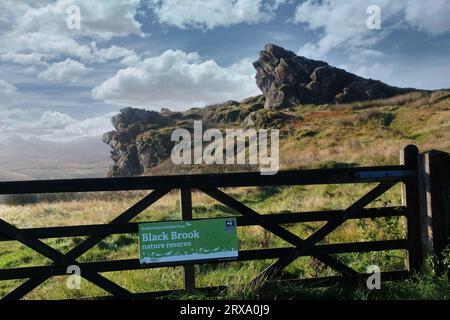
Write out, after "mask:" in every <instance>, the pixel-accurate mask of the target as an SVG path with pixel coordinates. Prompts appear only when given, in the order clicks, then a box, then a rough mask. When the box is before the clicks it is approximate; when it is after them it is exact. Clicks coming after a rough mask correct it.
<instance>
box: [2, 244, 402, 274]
mask: <svg viewBox="0 0 450 320" xmlns="http://www.w3.org/2000/svg"><path fill="white" fill-rule="evenodd" d="M406 248H407V241H406V240H383V241H368V242H353V243H334V244H322V245H316V246H314V247H312V248H311V249H310V250H309V251H303V252H301V253H300V256H302V257H303V256H309V255H326V254H343V253H355V252H360V253H364V252H373V251H388V250H403V249H406ZM291 250H292V247H285V248H272V249H254V250H242V251H239V256H238V258H233V259H204V260H194V261H192V262H191V264H195V265H203V264H220V263H229V262H234V261H251V260H266V259H276V258H278V257H280V256H281V255H284V254H287V253H289V252H291ZM184 264H185V262H183V261H180V262H160V263H152V264H145V265H143V264H141V263H140V261H139V259H124V260H114V261H100V262H84V263H79V264H78V266H79V267H80V268H81V269H82V270H87V271H90V272H112V271H125V270H139V269H153V268H165V267H180V266H183V265H184ZM43 273H51V274H53V275H64V274H66V268H65V267H64V266H58V265H50V266H36V267H20V268H12V269H0V280H12V279H24V278H33V277H36V276H39V275H41V274H43Z"/></svg>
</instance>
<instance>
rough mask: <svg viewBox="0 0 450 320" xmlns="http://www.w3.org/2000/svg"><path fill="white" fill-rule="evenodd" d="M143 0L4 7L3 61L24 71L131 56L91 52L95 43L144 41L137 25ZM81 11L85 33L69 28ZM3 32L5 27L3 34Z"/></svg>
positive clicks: (7, 3) (65, 0) (5, 0)
mask: <svg viewBox="0 0 450 320" xmlns="http://www.w3.org/2000/svg"><path fill="white" fill-rule="evenodd" d="M140 3H141V0H109V1H97V2H95V3H94V2H92V1H90V0H56V1H11V0H2V1H1V2H0V27H2V28H0V54H2V53H3V54H7V56H6V57H5V58H4V59H7V60H4V61H8V62H13V63H20V64H24V65H39V64H41V65H44V64H45V62H49V60H51V59H54V58H55V57H59V58H62V57H64V58H66V57H70V58H73V59H75V58H76V59H81V60H82V61H84V62H106V61H107V60H109V59H119V58H120V59H122V58H125V57H127V56H129V52H125V51H126V50H127V49H124V48H120V47H117V46H112V47H111V48H109V49H100V50H99V51H98V52H97V50H96V48H92V47H90V46H89V45H87V44H84V43H86V41H90V39H91V40H92V39H94V40H97V41H109V40H111V39H112V38H114V37H125V36H130V35H138V36H142V37H143V36H144V34H143V33H142V31H141V24H140V23H139V22H138V21H137V20H136V15H137V14H138V8H139V6H140ZM72 5H76V6H78V7H79V8H80V14H81V28H80V29H79V30H77V29H73V30H71V29H69V28H68V27H67V25H66V22H67V18H68V17H69V16H68V13H67V12H66V10H67V8H69V7H70V6H72ZM3 26H5V27H4V28H3Z"/></svg>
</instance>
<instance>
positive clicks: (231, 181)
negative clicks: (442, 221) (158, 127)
mask: <svg viewBox="0 0 450 320" xmlns="http://www.w3.org/2000/svg"><path fill="white" fill-rule="evenodd" d="M415 174H416V172H415V171H413V170H411V169H410V168H407V167H405V166H384V167H358V168H339V169H313V170H288V171H280V172H278V173H277V174H276V175H272V176H269V175H261V174H260V173H259V172H244V173H222V174H195V175H179V176H178V175H177V176H175V175H174V176H151V177H121V178H93V179H72V180H36V181H12V182H0V194H29V193H65V192H97V191H130V190H154V189H159V188H161V187H164V188H166V189H185V188H190V189H200V188H220V187H246V186H247V187H263V186H287V185H317V184H344V183H370V182H387V181H406V180H407V179H409V178H411V177H414V176H415Z"/></svg>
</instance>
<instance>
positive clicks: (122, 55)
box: [93, 43, 136, 62]
mask: <svg viewBox="0 0 450 320" xmlns="http://www.w3.org/2000/svg"><path fill="white" fill-rule="evenodd" d="M93 47H94V56H95V58H94V59H95V61H96V62H106V61H109V60H115V59H126V58H129V57H134V56H136V53H135V52H134V51H133V50H129V49H127V48H122V47H118V46H115V45H113V46H111V47H109V48H103V49H97V47H96V45H95V43H94V44H93Z"/></svg>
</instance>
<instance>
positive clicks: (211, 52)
mask: <svg viewBox="0 0 450 320" xmlns="http://www.w3.org/2000/svg"><path fill="white" fill-rule="evenodd" d="M374 5H375V6H376V7H375V9H374V8H373V6H374ZM374 10H375V11H374ZM378 10H379V11H378ZM448 17H450V1H448V0H429V1H424V0H399V1H389V0H303V1H302V0H97V1H91V0H53V1H50V0H22V1H21V0H1V2H0V132H1V134H2V137H3V138H5V137H8V136H13V135H19V136H22V137H25V138H29V137H38V138H41V139H46V140H70V139H73V138H77V137H83V136H99V135H101V134H102V133H104V132H106V131H110V130H112V129H113V128H112V126H111V123H110V118H111V116H113V115H114V114H116V113H117V112H118V111H119V110H120V109H121V108H124V107H138V108H145V109H149V110H160V109H161V108H162V107H164V108H169V109H171V110H186V109H188V108H191V107H202V106H205V105H209V104H213V103H220V102H224V101H227V100H231V99H232V100H238V101H239V100H242V99H244V98H246V97H249V96H254V95H258V94H260V93H261V92H260V90H259V89H258V88H257V87H256V84H255V80H254V76H255V70H254V68H253V66H252V62H253V61H255V60H256V59H257V58H258V55H259V51H260V50H261V49H263V47H264V45H265V44H267V43H274V44H277V45H280V46H283V47H284V48H286V49H289V50H291V51H294V52H295V53H297V54H299V55H302V56H306V57H307V58H312V59H319V60H324V61H327V62H328V63H329V64H331V65H334V66H337V67H341V68H344V69H346V70H348V71H350V72H353V73H356V74H358V75H361V76H364V77H368V78H373V79H378V80H381V81H384V82H386V83H388V84H391V85H396V86H400V87H415V88H421V89H440V88H450V19H449V18H448ZM368 23H369V25H368Z"/></svg>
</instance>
